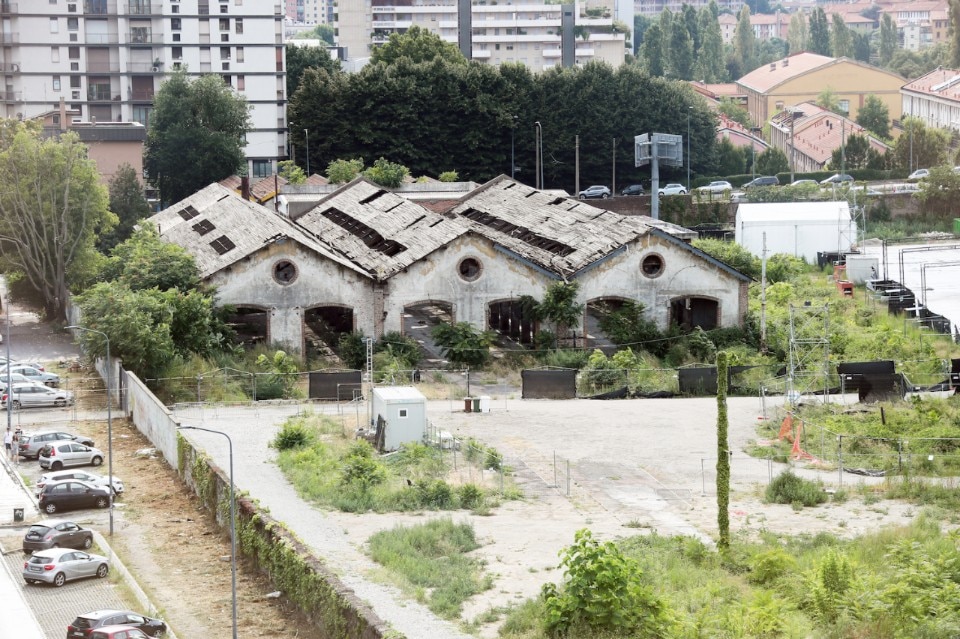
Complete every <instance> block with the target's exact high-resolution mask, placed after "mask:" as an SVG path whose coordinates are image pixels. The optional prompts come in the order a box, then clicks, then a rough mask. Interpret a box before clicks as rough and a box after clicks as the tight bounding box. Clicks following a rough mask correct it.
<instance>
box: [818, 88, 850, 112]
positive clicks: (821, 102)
mask: <svg viewBox="0 0 960 639" xmlns="http://www.w3.org/2000/svg"><path fill="white" fill-rule="evenodd" d="M817 106H818V107H820V108H822V109H826V110H827V111H833V112H834V113H836V114H837V115H846V113H842V112H841V111H840V98H838V97H837V93H836V92H835V91H834V90H833V87H826V88H824V89H823V91H821V92H820V95H818V96H817Z"/></svg>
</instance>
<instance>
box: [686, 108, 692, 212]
mask: <svg viewBox="0 0 960 639" xmlns="http://www.w3.org/2000/svg"><path fill="white" fill-rule="evenodd" d="M691 111H693V106H692V105H691V106H688V107H687V193H689V192H690V112H691Z"/></svg>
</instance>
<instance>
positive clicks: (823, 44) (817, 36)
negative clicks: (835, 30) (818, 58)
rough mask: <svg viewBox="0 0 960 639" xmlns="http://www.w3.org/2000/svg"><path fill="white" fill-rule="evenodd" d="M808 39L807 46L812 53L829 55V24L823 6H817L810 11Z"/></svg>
mask: <svg viewBox="0 0 960 639" xmlns="http://www.w3.org/2000/svg"><path fill="white" fill-rule="evenodd" d="M809 32H810V39H809V40H808V43H807V46H808V47H809V49H810V51H811V52H812V53H819V54H820V55H830V24H829V23H828V22H827V14H826V13H824V11H823V7H817V8H815V9H814V10H813V11H812V12H811V13H810V25H809Z"/></svg>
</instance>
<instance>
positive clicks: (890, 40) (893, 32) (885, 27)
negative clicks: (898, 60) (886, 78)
mask: <svg viewBox="0 0 960 639" xmlns="http://www.w3.org/2000/svg"><path fill="white" fill-rule="evenodd" d="M954 33H956V30H954ZM879 49H880V64H881V66H884V67H885V66H887V65H888V64H890V60H892V59H893V54H894V53H896V51H897V25H896V23H894V21H893V16H891V15H890V14H889V13H884V14H883V16H882V17H881V18H880V47H879Z"/></svg>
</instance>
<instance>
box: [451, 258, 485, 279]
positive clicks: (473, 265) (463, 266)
mask: <svg viewBox="0 0 960 639" xmlns="http://www.w3.org/2000/svg"><path fill="white" fill-rule="evenodd" d="M457 272H459V273H460V277H461V279H464V280H466V281H468V282H472V281H474V280H476V279H477V278H478V277H480V273H482V272H483V265H482V264H480V260H478V259H476V258H474V257H468V258H466V259H463V260H460V264H459V265H457Z"/></svg>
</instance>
